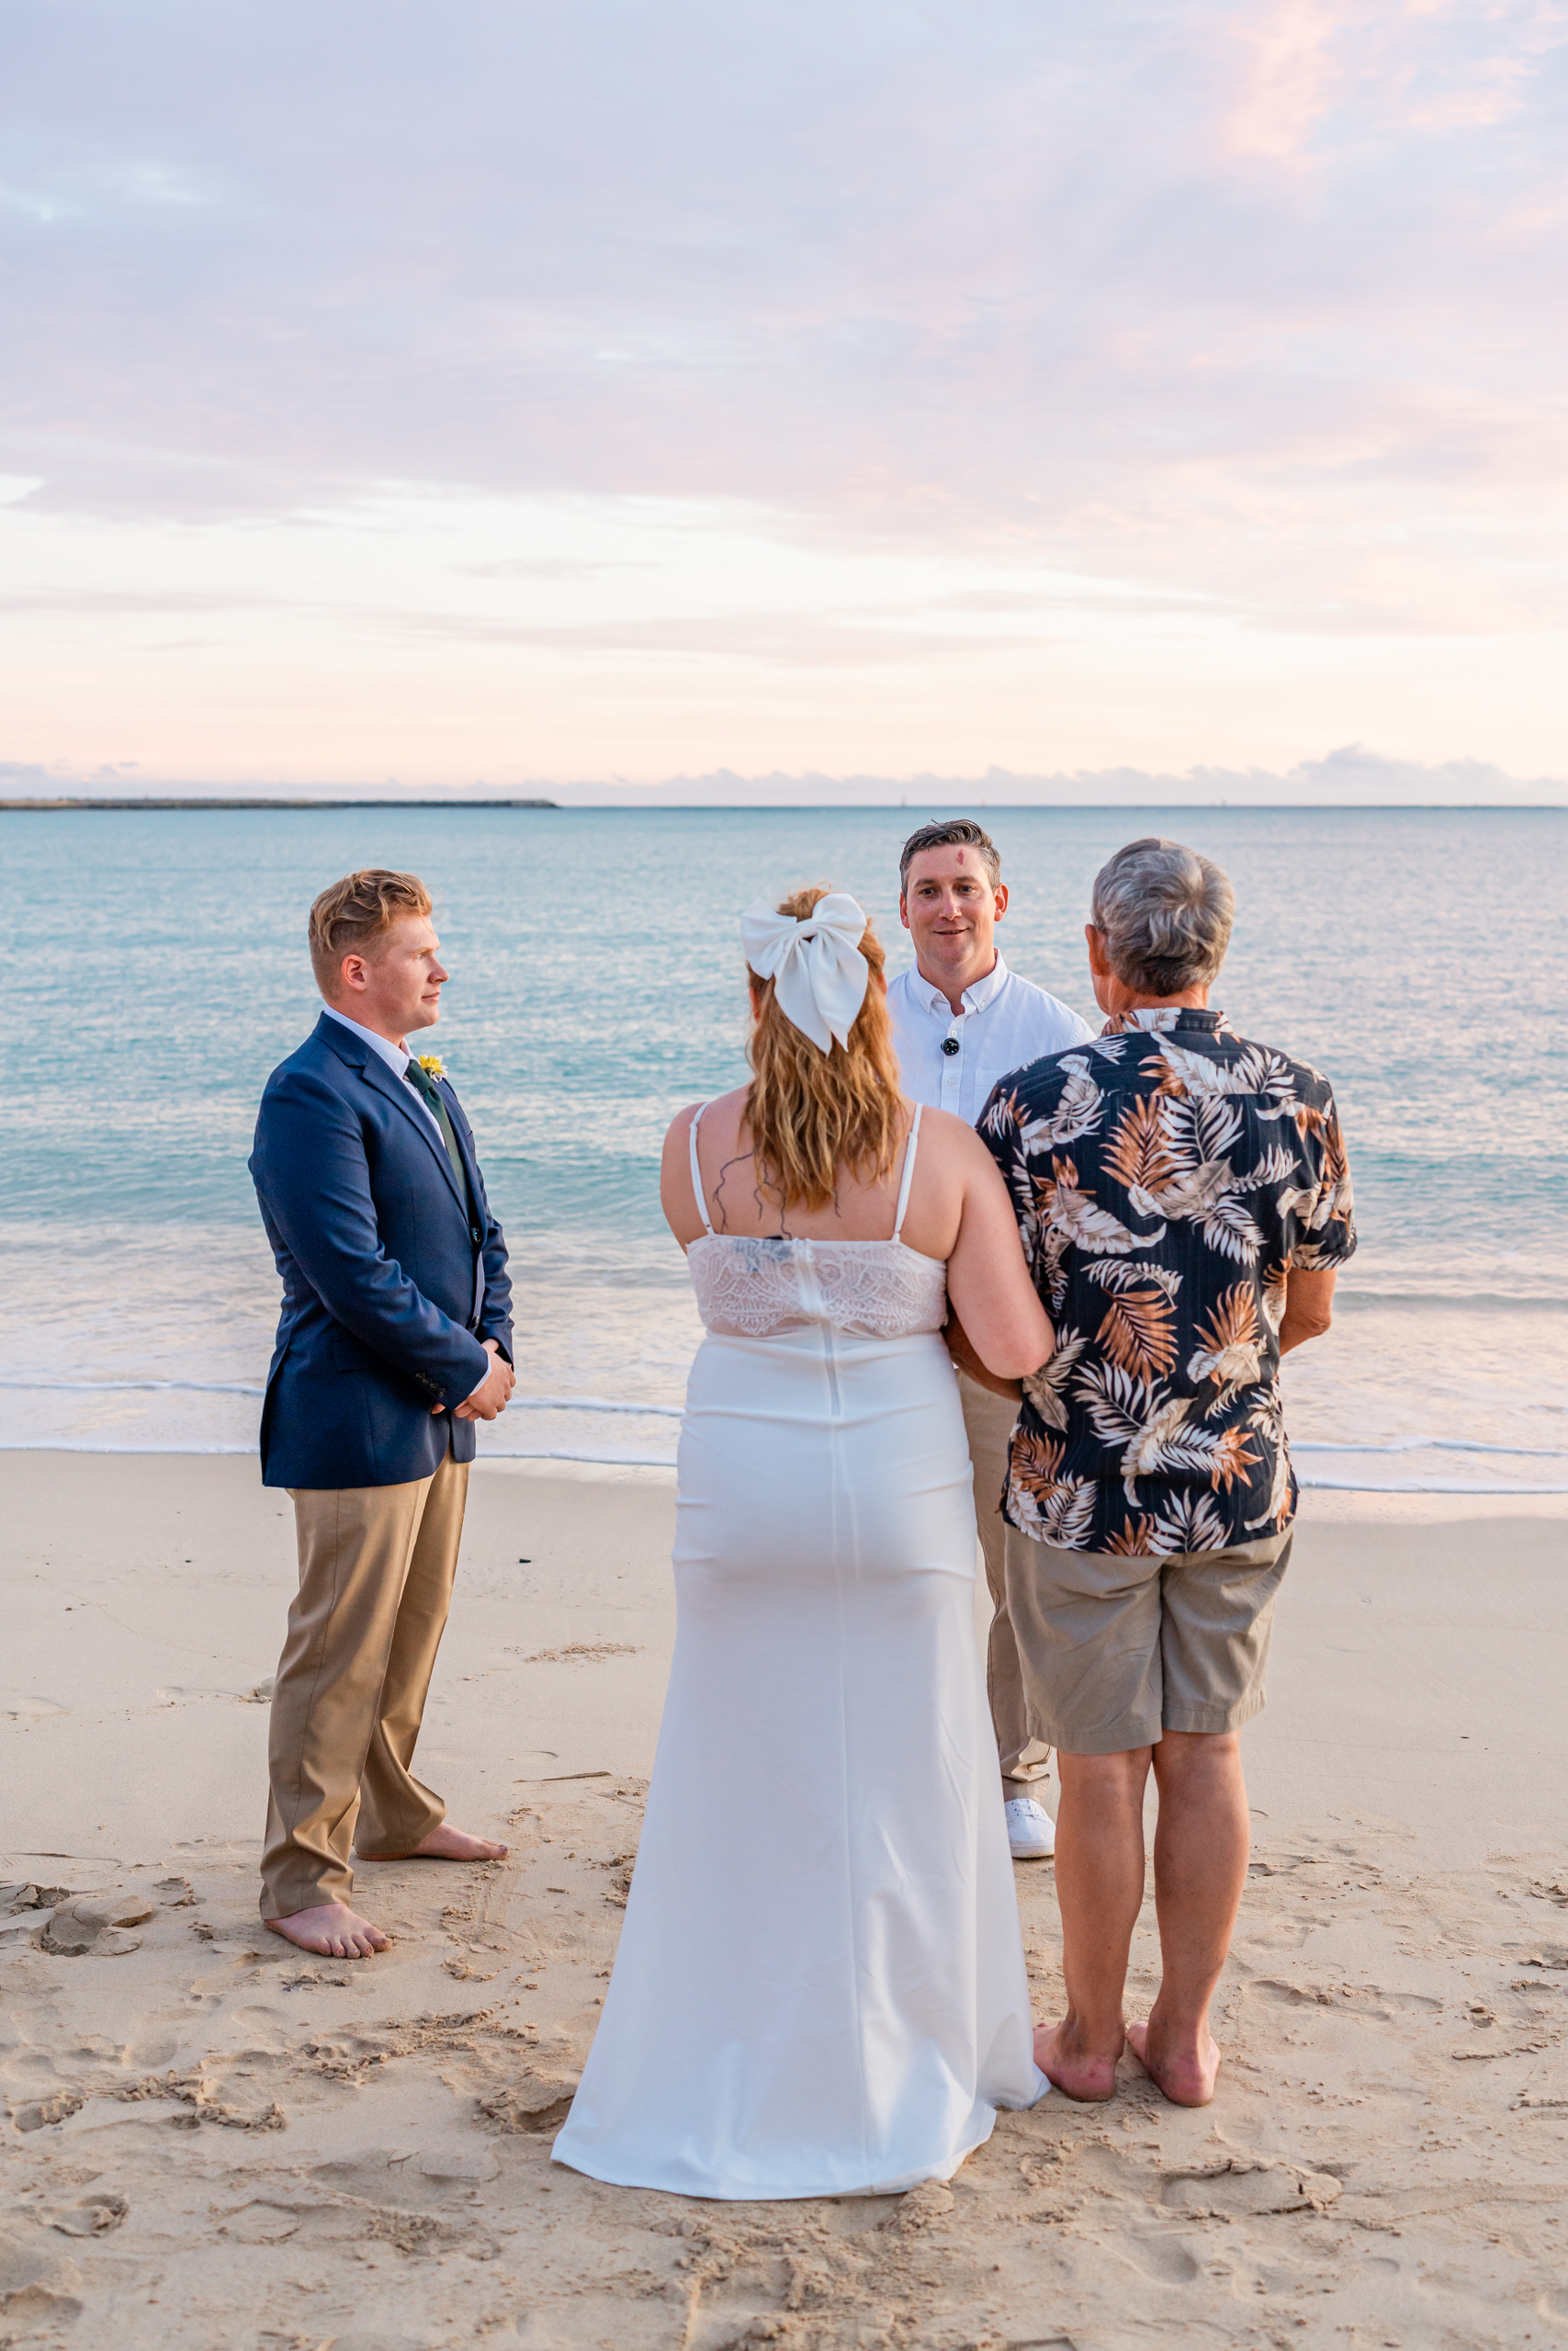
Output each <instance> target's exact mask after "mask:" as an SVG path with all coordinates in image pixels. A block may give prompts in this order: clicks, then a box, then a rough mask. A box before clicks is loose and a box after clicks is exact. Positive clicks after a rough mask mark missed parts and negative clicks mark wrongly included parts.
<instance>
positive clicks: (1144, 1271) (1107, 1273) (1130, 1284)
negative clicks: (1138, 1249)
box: [1078, 1257, 1181, 1298]
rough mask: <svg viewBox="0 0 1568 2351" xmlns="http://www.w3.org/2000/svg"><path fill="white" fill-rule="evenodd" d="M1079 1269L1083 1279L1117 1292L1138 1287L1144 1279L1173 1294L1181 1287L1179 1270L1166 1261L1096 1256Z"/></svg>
mask: <svg viewBox="0 0 1568 2351" xmlns="http://www.w3.org/2000/svg"><path fill="white" fill-rule="evenodd" d="M1078 1271H1079V1272H1081V1273H1082V1275H1083V1278H1084V1280H1085V1281H1086V1282H1094V1283H1098V1284H1099V1286H1100V1289H1102V1290H1114V1291H1116V1292H1117V1293H1118V1294H1120V1293H1121V1292H1122V1291H1123V1290H1140V1289H1142V1288H1143V1286H1144V1284H1145V1282H1152V1283H1154V1285H1155V1287H1156V1290H1163V1291H1164V1293H1165V1294H1166V1296H1167V1297H1168V1298H1174V1297H1175V1295H1176V1294H1177V1292H1178V1291H1179V1289H1180V1287H1181V1276H1180V1274H1179V1273H1177V1272H1173V1271H1172V1269H1171V1268H1170V1267H1169V1266H1168V1265H1129V1264H1128V1263H1127V1261H1126V1260H1125V1259H1124V1258H1120V1257H1097V1258H1096V1259H1095V1260H1094V1262H1093V1263H1092V1264H1091V1265H1085V1266H1080V1267H1079V1269H1078Z"/></svg>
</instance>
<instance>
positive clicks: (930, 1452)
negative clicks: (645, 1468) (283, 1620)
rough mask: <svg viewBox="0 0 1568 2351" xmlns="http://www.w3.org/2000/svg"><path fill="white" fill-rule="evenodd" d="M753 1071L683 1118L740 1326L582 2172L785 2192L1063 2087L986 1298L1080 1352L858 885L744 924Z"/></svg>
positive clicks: (700, 1514)
mask: <svg viewBox="0 0 1568 2351" xmlns="http://www.w3.org/2000/svg"><path fill="white" fill-rule="evenodd" d="M742 935H743V937H744V940H745V944H746V948H747V955H748V960H749V962H750V966H751V973H752V978H751V1000H752V1010H753V1015H754V1026H753V1031H752V1037H751V1046H750V1058H751V1066H752V1069H753V1072H754V1076H753V1080H752V1083H751V1085H750V1087H748V1088H745V1089H742V1090H740V1091H737V1092H735V1093H732V1094H727V1095H724V1096H722V1097H721V1098H719V1099H718V1100H717V1101H715V1102H707V1103H705V1104H703V1105H701V1106H700V1107H698V1108H697V1109H695V1110H694V1111H685V1112H682V1114H681V1115H680V1117H678V1118H677V1119H676V1121H675V1123H674V1125H672V1126H671V1130H670V1135H669V1137H668V1139H667V1142H666V1145H665V1154H664V1175H663V1202H664V1211H665V1215H666V1216H667V1217H668V1219H669V1222H670V1225H671V1229H672V1230H673V1231H674V1233H675V1236H676V1238H677V1239H678V1240H680V1241H681V1242H682V1244H683V1245H684V1246H685V1247H686V1249H687V1252H688V1257H689V1261H690V1264H691V1269H692V1278H693V1281H694V1284H695V1287H696V1294H697V1303H698V1305H699V1307H700V1309H701V1312H702V1317H703V1321H704V1323H705V1326H706V1330H707V1336H706V1337H705V1339H704V1341H703V1344H702V1346H701V1348H700V1349H699V1350H698V1352H697V1356H696V1359H695V1362H694V1364H693V1366H692V1373H691V1380H690V1384H689V1386H688V1389H687V1395H686V1413H685V1419H684V1421H683V1423H682V1434H681V1448H680V1464H679V1485H680V1493H679V1505H678V1515H677V1532H676V1539H675V1553H674V1566H675V1583H676V1592H677V1598H678V1629H677V1634H676V1642H675V1655H674V1660H673V1663H672V1666H671V1675H670V1689H669V1694H668V1697H667V1699H666V1701H665V1709H664V1719H663V1724H662V1727H661V1729H660V1738H659V1751H658V1758H657V1760H656V1762H655V1765H654V1771H653V1780H652V1785H651V1786H650V1788H649V1797H648V1812H647V1818H646V1821H645V1825H644V1828H643V1834H642V1841H641V1845H640V1848H639V1850H638V1853H637V1867H636V1873H635V1875H634V1877H633V1881H632V1889H631V1897H630V1900H629V1902H628V1904H627V1907H626V1924H625V1927H624V1930H623V1932H622V1936H621V1944H620V1950H619V1954H618V1956H617V1958H616V1961H615V1973H614V1977H613V1979H612V1981H611V1984H610V1988H609V1992H608V1994H607V1995H606V1998H605V2002H604V2016H603V2018H602V2020H601V2022H600V2026H599V2029H598V2033H597V2036H596V2038H595V2040H594V2043H593V2048H592V2053H591V2054H590V2057H589V2060H588V2063H587V2066H586V2068H585V2070H584V2073H583V2076H582V2081H581V2086H580V2088H579V2090H578V2093H577V2096H576V2097H575V2099H574V2100H573V2103H572V2108H571V2112H570V2115H569V2117H568V2119H567V2121H566V2123H565V2126H564V2127H563V2129H562V2130H561V2132H560V2134H559V2136H558V2139H557V2140H556V2142H555V2147H554V2154H555V2157H556V2160H557V2161H558V2162H559V2163H563V2164H569V2165H571V2166H573V2168H575V2169H576V2170H578V2171H581V2172H587V2173H589V2174H591V2175H592V2176H593V2177H594V2178H596V2179H602V2180H609V2181H614V2182H615V2183H617V2184H619V2185H621V2186H624V2187H656V2188H667V2189H670V2190H672V2191H674V2192H675V2193H677V2194H681V2195H686V2196H701V2197H724V2198H772V2197H800V2196H842V2195H847V2194H853V2193H856V2192H859V2193H876V2194H890V2193H893V2192H895V2191H897V2190H900V2189H904V2188H908V2187H914V2186H915V2185H916V2184H917V2183H918V2182H919V2181H921V2180H928V2179H947V2178H949V2177H951V2176H952V2175H953V2172H955V2171H956V2170H957V2168H958V2166H959V2165H960V2164H962V2163H963V2161H964V2157H965V2156H966V2155H967V2154H969V2153H971V2152H972V2151H973V2149H975V2148H976V2147H977V2146H979V2145H980V2144H981V2143H982V2142H983V2141H985V2140H986V2139H987V2138H988V2137H989V2135H990V2132H991V2130H992V2128H993V2126H994V2124H995V2121H996V2109H997V2108H998V2107H1027V2106H1031V2105H1032V2104H1033V2103H1034V2101H1035V2100H1036V2098H1038V2097H1042V2096H1043V2094H1044V2092H1045V2089H1046V2087H1047V2085H1046V2082H1045V2079H1044V2077H1043V2074H1040V2073H1038V2072H1037V2071H1036V2070H1035V2067H1034V2064H1033V2062H1032V2036H1031V2024H1030V2013H1029V1995H1028V1986H1027V1982H1026V1978H1025V1972H1024V1962H1023V1951H1022V1947H1021V1939H1020V1934H1019V1924H1018V1909H1017V1905H1016V1901H1015V1898H1014V1893H1013V1883H1012V1867H1011V1862H1010V1858H1009V1853H1008V1844H1007V1836H1006V1831H1005V1826H1004V1823H1003V1818H1002V1809H1001V1806H1000V1804H999V1803H998V1801H997V1787H998V1762H997V1750H996V1743H995V1738H994V1735H993V1733H992V1729H991V1722H990V1715H989V1712H988V1711H987V1704H986V1693H985V1685H984V1680H983V1677H982V1674H981V1668H980V1660H979V1654H978V1648H977V1645H976V1633H975V1615H974V1607H975V1595H974V1579H975V1552H976V1539H975V1510H974V1501H973V1496H972V1492H971V1476H970V1467H969V1456H968V1451H967V1448H966V1445H965V1442H964V1423H963V1419H962V1417H961V1414H960V1410H959V1403H958V1393H957V1385H956V1381H955V1378H954V1374H953V1366H952V1363H951V1362H950V1360H949V1357H948V1354H947V1351H946V1348H945V1347H944V1345H943V1342H942V1337H941V1335H940V1334H941V1332H942V1326H943V1322H944V1320H945V1318H946V1316H947V1312H948V1300H949V1297H951V1299H952V1302H953V1311H954V1313H955V1314H956V1315H957V1316H958V1317H960V1318H961V1319H962V1322H963V1324H964V1328H965V1329H966V1331H967V1333H968V1336H969V1339H970V1341H971V1343H972V1344H973V1345H974V1347H975V1348H976V1351H977V1352H978V1354H979V1356H980V1358H981V1360H982V1361H983V1362H985V1363H986V1365H987V1368H988V1369H989V1370H991V1371H992V1372H993V1373H996V1374H998V1375H1000V1376H1001V1377H1003V1378H1006V1379H1013V1378H1017V1377H1019V1376H1021V1374H1022V1373H1026V1372H1032V1371H1033V1370H1034V1369H1035V1368H1036V1367H1037V1366H1038V1365H1039V1364H1040V1363H1041V1362H1043V1361H1044V1359H1045V1358H1046V1357H1047V1356H1048V1355H1049V1353H1050V1351H1051V1343H1052V1338H1051V1328H1050V1325H1049V1323H1048V1322H1047V1320H1046V1318H1045V1315H1044V1312H1043V1308H1042V1306H1041V1305H1040V1302H1039V1300H1038V1298H1037V1297H1036V1295H1035V1293H1034V1289H1033V1287H1032V1283H1031V1282H1030V1280H1029V1276H1028V1273H1027V1272H1026V1270H1025V1266H1024V1261H1023V1253H1022V1249H1021V1246H1020V1242H1019V1238H1018V1228H1017V1225H1016V1223H1015V1221H1014V1217H1013V1213H1012V1209H1011V1207H1010V1204H1009V1201H1008V1198H1007V1195H1006V1192H1005V1191H1004V1189H1003V1186H1002V1181H1001V1178H1000V1177H999V1175H998V1172H997V1170H996V1168H995V1166H994V1164H993V1162H992V1160H991V1158H990V1155H989V1153H988V1152H987V1151H986V1149H985V1148H984V1147H983V1146H982V1145H981V1144H980V1143H979V1142H978V1141H977V1139H976V1136H974V1135H973V1134H972V1133H971V1132H970V1130H969V1128H968V1127H967V1125H964V1122H963V1121H962V1120H961V1119H958V1118H955V1117H952V1116H950V1115H949V1114H948V1113H945V1112H942V1111H927V1112H926V1113H925V1115H924V1121H923V1124H922V1119H921V1113H920V1112H919V1110H917V1109H913V1108H912V1107H911V1106H910V1104H909V1103H908V1102H906V1101H905V1100H904V1099H903V1097H902V1095H901V1094H900V1093H899V1091H898V1084H897V1062H896V1061H895V1059H894V1057H893V1051H892V1046H891V1041H890V1036H889V1031H888V1022H887V1013H886V1005H885V1002H884V997H885V992H886V990H885V983H884V980H883V953H882V949H881V947H880V945H879V944H877V942H876V940H875V939H874V936H873V934H872V932H871V931H870V929H869V927H868V926H867V924H866V920H865V916H864V915H863V912H862V911H861V909H860V908H859V906H857V905H856V903H855V901H854V899H852V898H849V897H846V896H843V895H841V894H838V893H834V894H831V895H829V894H828V893H825V892H823V891H821V890H805V891H802V892H801V893H799V895H798V896H797V897H795V898H793V899H789V900H787V901H786V902H785V904H784V907H783V908H781V909H780V910H779V912H778V913H777V914H774V913H773V912H772V911H771V910H769V909H768V908H767V907H765V906H763V905H761V902H760V901H759V903H758V905H756V906H754V907H753V908H751V909H750V910H749V911H748V914H747V916H746V918H745V921H744V923H743V926H742Z"/></svg>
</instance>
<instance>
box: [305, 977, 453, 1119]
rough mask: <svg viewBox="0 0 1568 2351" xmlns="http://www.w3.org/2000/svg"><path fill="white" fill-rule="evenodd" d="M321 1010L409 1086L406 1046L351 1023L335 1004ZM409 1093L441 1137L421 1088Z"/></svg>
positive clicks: (408, 1053)
mask: <svg viewBox="0 0 1568 2351" xmlns="http://www.w3.org/2000/svg"><path fill="white" fill-rule="evenodd" d="M321 1010H322V1012H324V1013H325V1014H326V1016H327V1018H328V1020H329V1021H341V1022H342V1023H343V1025H344V1028H345V1029H352V1030H353V1031H354V1034H355V1036H357V1037H363V1038H364V1040H365V1042H366V1044H367V1046H369V1047H370V1048H371V1050H372V1052H374V1053H378V1054H379V1055H380V1057H381V1058H382V1060H383V1061H384V1062H385V1063H386V1065H387V1067H388V1068H389V1070H390V1071H391V1073H392V1075H393V1077H394V1078H400V1079H402V1081H403V1083H404V1085H408V1075H409V1063H410V1062H411V1061H412V1059H413V1055H412V1053H411V1052H410V1051H409V1049H408V1046H406V1045H394V1044H393V1043H392V1040H391V1038H390V1037H389V1036H378V1034H377V1033H376V1031H375V1030H374V1029H367V1028H365V1027H363V1026H362V1025H361V1023H359V1022H358V1021H351V1020H350V1019H349V1017H348V1014H347V1013H346V1012H339V1011H338V1009H337V1006H336V1005H335V1004H323V1005H322V1006H321ZM409 1091H410V1093H411V1094H412V1096H413V1098H414V1100H415V1102H417V1103H418V1104H419V1106H420V1108H421V1110H422V1111H423V1113H424V1114H425V1116H426V1118H428V1119H429V1121H430V1123H431V1125H432V1126H434V1129H435V1132H436V1133H437V1135H441V1121H440V1120H439V1119H438V1118H437V1117H436V1115H435V1113H434V1111H433V1110H432V1109H431V1107H430V1104H429V1103H428V1102H426V1101H425V1099H424V1096H423V1094H422V1093H421V1092H420V1091H419V1088H418V1087H417V1086H409ZM441 1147H442V1149H443V1150H445V1149H446V1136H445V1135H441Z"/></svg>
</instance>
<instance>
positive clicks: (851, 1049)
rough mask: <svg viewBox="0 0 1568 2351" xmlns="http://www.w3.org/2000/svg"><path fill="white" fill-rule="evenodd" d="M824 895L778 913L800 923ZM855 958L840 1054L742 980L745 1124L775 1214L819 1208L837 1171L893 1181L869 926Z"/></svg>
mask: <svg viewBox="0 0 1568 2351" xmlns="http://www.w3.org/2000/svg"><path fill="white" fill-rule="evenodd" d="M827 895H828V892H827V891H826V890H825V889H822V888H820V887H818V888H816V889H804V890H796V891H795V894H794V896H793V897H791V898H786V899H784V902H783V904H782V905H781V906H780V908H779V912H780V913H781V914H787V915H788V916H789V917H790V919H791V921H795V922H804V921H806V919H807V916H808V915H809V914H810V913H811V912H812V910H814V908H815V907H816V906H817V903H818V900H819V899H824V898H826V897H827ZM860 951H861V953H862V955H863V956H864V957H865V959H866V961H867V963H868V964H869V965H870V966H871V980H870V982H868V984H867V987H866V991H865V1001H864V1002H863V1004H862V1006H861V1008H860V1011H859V1012H858V1013H857V1015H856V1017H855V1023H854V1026H853V1027H852V1029H851V1031H850V1042H849V1046H848V1049H847V1050H846V1048H845V1047H844V1046H841V1045H840V1044H839V1042H838V1041H837V1039H836V1038H835V1040H834V1043H833V1047H832V1050H831V1052H829V1053H824V1052H822V1051H821V1050H820V1048H819V1047H818V1046H815V1045H814V1044H813V1043H812V1041H811V1039H810V1038H809V1037H808V1036H806V1035H804V1034H802V1033H801V1031H800V1030H799V1029H797V1028H796V1027H795V1023H794V1022H793V1021H791V1020H789V1019H788V1018H787V1017H786V1015H785V1013H784V1007H783V1006H782V1005H781V1004H780V1003H779V1001H778V999H777V996H776V995H775V993H774V989H773V981H772V980H771V979H759V978H758V977H757V975H756V973H755V972H751V973H750V974H749V975H748V976H749V978H750V983H751V990H752V996H753V1000H754V1001H755V1004H756V1010H757V1018H756V1024H755V1026H754V1027H753V1029H752V1031H751V1039H750V1045H749V1046H748V1048H747V1057H748V1059H749V1060H750V1064H751V1070H752V1077H751V1083H750V1086H748V1087H747V1089H746V1103H745V1108H744V1111H743V1113H742V1117H743V1122H744V1125H745V1126H746V1129H747V1131H748V1133H749V1134H750V1138H751V1148H752V1150H753V1152H754V1153H755V1155H756V1169H757V1184H758V1189H759V1190H760V1191H761V1192H773V1193H774V1194H775V1195H776V1196H777V1198H778V1201H779V1204H780V1206H781V1207H782V1208H785V1209H788V1208H791V1207H794V1206H795V1205H796V1204H799V1205H800V1206H801V1207H803V1208H807V1209H812V1208H825V1207H826V1206H827V1205H828V1203H829V1201H830V1200H831V1199H832V1197H833V1193H834V1190H835V1187H836V1184H837V1181H838V1171H839V1170H840V1167H844V1168H847V1169H848V1170H849V1171H850V1173H851V1174H852V1175H853V1176H856V1177H858V1178H859V1180H860V1181H861V1182H863V1183H875V1182H876V1181H879V1179H880V1178H882V1177H884V1176H886V1174H888V1172H889V1171H890V1170H891V1168H892V1165H893V1159H894V1154H895V1153H896V1151H897V1147H898V1142H899V1138H900V1136H902V1134H903V1131H904V1125H905V1107H904V1097H903V1095H902V1094H901V1093H900V1092H899V1091H898V1063H897V1057H896V1056H895V1054H894V1051H893V1026H892V1023H891V1021H890V1020H889V1019H888V1014H887V997H886V990H885V989H882V988H879V987H877V986H876V985H875V983H876V981H877V980H879V979H880V978H881V977H882V972H883V966H884V965H885V963H886V955H884V954H883V951H882V943H881V941H880V940H879V939H878V938H877V936H876V933H875V932H874V930H873V929H872V927H871V925H870V923H869V922H868V923H867V924H866V926H865V929H864V931H863V933H862V934H861V943H860Z"/></svg>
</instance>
